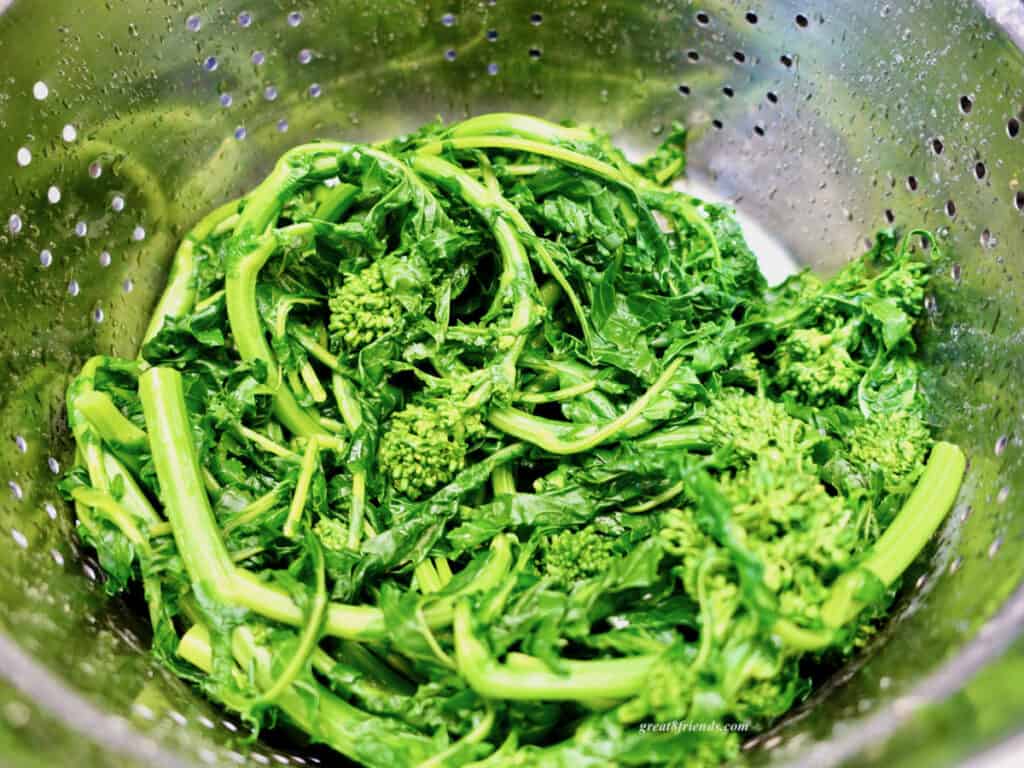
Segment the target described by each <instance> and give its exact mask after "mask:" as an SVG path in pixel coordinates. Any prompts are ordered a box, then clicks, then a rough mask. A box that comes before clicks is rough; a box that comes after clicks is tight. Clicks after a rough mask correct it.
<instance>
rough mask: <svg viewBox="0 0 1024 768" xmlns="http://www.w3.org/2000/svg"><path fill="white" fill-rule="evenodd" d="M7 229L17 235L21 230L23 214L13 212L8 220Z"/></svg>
mask: <svg viewBox="0 0 1024 768" xmlns="http://www.w3.org/2000/svg"><path fill="white" fill-rule="evenodd" d="M7 229H9V230H10V232H11V234H12V235H16V234H18V233H19V232H21V216H19V215H18V214H16V213H12V214H11V218H9V219H8V220H7Z"/></svg>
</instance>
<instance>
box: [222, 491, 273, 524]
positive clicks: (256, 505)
mask: <svg viewBox="0 0 1024 768" xmlns="http://www.w3.org/2000/svg"><path fill="white" fill-rule="evenodd" d="M283 495H284V491H283V487H282V486H280V485H279V486H277V487H276V488H274V489H273V490H271V491H269V492H268V493H265V494H263V495H262V496H260V497H259V498H258V499H256V500H255V501H253V502H252V503H251V504H248V505H246V507H245V508H244V509H242V510H241V511H240V512H238V513H237V514H235V515H233V516H232V517H231V518H230V519H229V520H228V521H227V522H226V523H224V533H231V532H232V531H234V530H237V529H238V528H241V527H243V526H246V525H250V524H252V523H255V522H257V521H258V520H259V519H260V518H261V517H263V516H264V515H266V514H267V513H268V512H270V510H272V509H273V508H274V507H276V506H277V505H278V504H280V503H281V500H282V496H283Z"/></svg>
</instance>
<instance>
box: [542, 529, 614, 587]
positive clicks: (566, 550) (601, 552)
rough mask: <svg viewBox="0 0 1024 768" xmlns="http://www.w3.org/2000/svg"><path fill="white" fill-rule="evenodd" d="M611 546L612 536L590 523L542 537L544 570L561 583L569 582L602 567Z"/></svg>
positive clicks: (594, 573) (609, 557)
mask: <svg viewBox="0 0 1024 768" xmlns="http://www.w3.org/2000/svg"><path fill="white" fill-rule="evenodd" d="M613 547H614V539H612V538H611V537H609V536H606V535H604V534H602V533H600V532H599V531H598V530H597V529H596V528H594V527H593V526H589V527H587V528H581V529H579V530H576V531H561V532H560V533H556V534H553V535H551V536H548V537H547V538H546V539H545V540H544V543H543V545H542V553H543V560H544V571H545V573H546V574H547V575H548V576H550V577H552V578H553V579H555V581H557V582H559V583H561V584H572V583H573V582H575V581H579V580H580V579H585V578H588V577H590V576H594V575H596V574H598V573H601V572H602V571H604V570H606V569H607V567H608V565H609V563H610V561H611V560H612V558H613V557H614V554H613V551H612V550H613Z"/></svg>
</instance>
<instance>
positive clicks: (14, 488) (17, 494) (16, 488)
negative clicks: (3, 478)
mask: <svg viewBox="0 0 1024 768" xmlns="http://www.w3.org/2000/svg"><path fill="white" fill-rule="evenodd" d="M7 487H8V488H10V489H11V495H12V496H13V497H14V498H15V499H17V500H18V501H21V500H22V499H23V498H25V492H24V491H23V490H21V486H20V485H18V484H17V483H16V482H14V481H13V480H8V481H7Z"/></svg>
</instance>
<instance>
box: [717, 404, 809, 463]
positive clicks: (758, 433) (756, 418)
mask: <svg viewBox="0 0 1024 768" xmlns="http://www.w3.org/2000/svg"><path fill="white" fill-rule="evenodd" d="M703 422H704V424H705V425H706V426H707V428H708V429H709V436H710V442H711V443H712V444H713V445H714V446H716V447H717V446H725V445H730V446H732V448H733V449H734V450H735V451H736V452H737V453H738V454H739V455H740V456H742V457H744V458H751V457H754V456H757V455H758V454H760V453H762V452H763V451H765V450H768V449H772V448H774V449H776V450H780V451H782V452H783V453H786V454H788V453H795V452H798V449H799V447H800V446H802V445H804V444H805V443H806V441H807V438H808V434H807V425H806V424H805V423H804V422H802V421H800V420H799V419H795V418H793V417H792V416H790V415H789V414H788V413H786V409H785V408H784V407H783V406H782V405H781V404H780V403H777V402H775V401H774V400H770V399H768V398H766V397H759V396H757V395H751V394H749V393H747V392H744V391H742V390H739V389H728V390H724V391H723V392H722V394H721V396H720V397H717V398H715V399H714V400H713V401H712V402H711V405H710V406H708V409H707V411H705V413H704V418H703Z"/></svg>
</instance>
